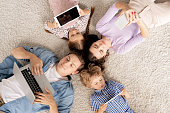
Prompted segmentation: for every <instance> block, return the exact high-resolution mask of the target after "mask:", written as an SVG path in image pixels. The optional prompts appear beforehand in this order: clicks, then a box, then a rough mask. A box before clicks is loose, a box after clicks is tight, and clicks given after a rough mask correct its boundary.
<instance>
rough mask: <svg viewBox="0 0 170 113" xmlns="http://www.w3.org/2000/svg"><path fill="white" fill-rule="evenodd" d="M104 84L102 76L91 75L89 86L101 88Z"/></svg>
mask: <svg viewBox="0 0 170 113" xmlns="http://www.w3.org/2000/svg"><path fill="white" fill-rule="evenodd" d="M104 86H105V80H104V77H103V76H93V77H91V88H93V89H96V90H102V89H104Z"/></svg>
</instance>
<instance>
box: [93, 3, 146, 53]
mask: <svg viewBox="0 0 170 113" xmlns="http://www.w3.org/2000/svg"><path fill="white" fill-rule="evenodd" d="M115 4H116V3H114V4H113V5H112V6H111V7H110V8H109V9H108V11H107V12H106V14H105V15H104V16H103V17H102V18H101V19H100V20H99V21H98V23H97V25H96V30H97V31H98V32H99V33H100V34H101V35H103V36H105V37H107V38H109V39H110V40H111V42H112V49H113V50H114V51H115V52H116V53H119V54H123V53H126V52H128V51H130V50H131V49H132V48H133V47H135V46H136V45H138V44H139V43H141V42H142V41H143V38H142V36H141V34H140V29H139V27H138V25H137V24H136V23H134V24H131V25H129V26H127V27H125V28H123V29H122V30H120V29H119V28H118V27H117V26H116V25H115V24H114V22H115V20H116V19H117V17H118V16H117V15H116V16H115V14H116V13H117V12H118V11H119V9H117V8H116V6H115Z"/></svg>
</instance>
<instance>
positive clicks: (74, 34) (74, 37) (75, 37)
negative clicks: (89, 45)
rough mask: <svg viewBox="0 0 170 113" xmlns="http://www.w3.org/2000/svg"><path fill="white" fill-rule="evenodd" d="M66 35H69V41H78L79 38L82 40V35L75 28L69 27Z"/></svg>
mask: <svg viewBox="0 0 170 113" xmlns="http://www.w3.org/2000/svg"><path fill="white" fill-rule="evenodd" d="M68 35H69V41H71V42H80V41H81V40H84V37H83V35H82V34H81V32H80V31H79V30H77V29H70V31H69V34H68Z"/></svg>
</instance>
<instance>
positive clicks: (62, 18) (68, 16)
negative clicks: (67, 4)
mask: <svg viewBox="0 0 170 113" xmlns="http://www.w3.org/2000/svg"><path fill="white" fill-rule="evenodd" d="M79 16H80V15H79V12H78V10H77V7H74V8H72V9H70V10H68V11H67V12H64V13H63V14H61V15H59V16H57V17H56V18H57V19H58V22H59V23H60V25H61V26H62V25H64V24H66V23H67V22H69V21H71V20H74V19H75V18H77V17H79Z"/></svg>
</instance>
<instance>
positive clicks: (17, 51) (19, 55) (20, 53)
mask: <svg viewBox="0 0 170 113" xmlns="http://www.w3.org/2000/svg"><path fill="white" fill-rule="evenodd" d="M11 53H12V55H13V56H14V57H15V58H16V59H31V58H33V57H35V56H36V55H34V54H33V53H31V52H28V51H26V50H25V49H24V47H17V48H14V49H13V50H12V51H11Z"/></svg>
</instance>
